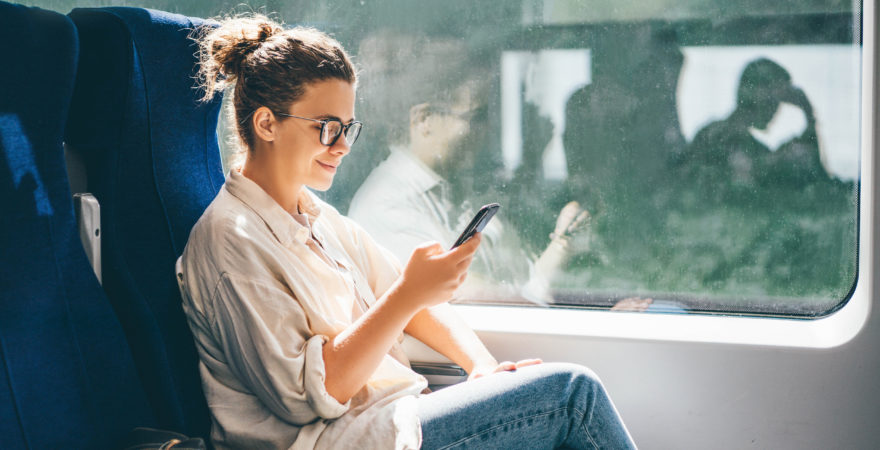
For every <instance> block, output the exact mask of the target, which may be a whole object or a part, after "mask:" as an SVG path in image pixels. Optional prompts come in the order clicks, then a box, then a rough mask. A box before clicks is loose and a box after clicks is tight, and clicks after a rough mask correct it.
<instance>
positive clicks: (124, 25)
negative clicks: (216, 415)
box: [67, 7, 224, 437]
mask: <svg viewBox="0 0 880 450" xmlns="http://www.w3.org/2000/svg"><path fill="white" fill-rule="evenodd" d="M69 16H70V18H71V19H72V20H73V22H74V23H75V24H76V27H77V30H78V33H79V39H80V49H81V50H80V67H79V73H78V76H77V85H76V88H75V90H74V98H73V104H72V106H71V114H70V125H69V126H68V133H67V141H68V143H69V144H70V145H72V146H74V147H75V148H76V149H77V150H78V151H80V152H82V154H83V158H84V161H85V165H86V172H87V174H88V188H89V191H90V192H92V193H93V194H94V195H95V197H96V198H97V199H98V201H99V202H100V204H101V225H102V229H103V236H102V245H103V248H102V261H103V264H104V269H103V270H104V271H103V280H104V289H105V291H106V292H107V294H108V296H109V297H110V301H111V303H112V304H113V306H114V308H115V310H116V311H117V314H118V315H119V317H120V320H121V322H122V325H123V327H124V329H125V332H126V334H127V336H128V339H129V342H130V344H131V349H132V353H133V355H134V357H135V364H136V366H137V369H138V372H139V373H140V376H141V378H142V380H143V383H144V386H145V388H146V390H147V393H148V395H149V398H150V401H151V403H152V407H153V410H154V412H155V415H156V417H157V419H158V420H159V426H160V427H161V428H165V429H169V430H174V431H177V432H181V433H185V434H187V435H190V436H199V437H207V436H208V435H209V431H210V416H209V413H208V409H207V406H206V404H205V398H204V395H203V392H202V387H201V381H200V378H199V373H198V355H197V352H196V349H195V344H194V342H193V338H192V334H191V333H190V330H189V327H188V325H187V322H186V317H185V315H184V313H183V309H182V305H181V299H180V293H179V291H178V288H177V283H176V280H175V273H174V264H175V261H176V259H177V257H178V256H179V255H180V254H181V253H182V252H183V248H184V245H185V244H186V240H187V238H188V236H189V232H190V230H191V229H192V227H193V225H195V222H196V221H197V220H198V218H199V217H200V216H201V214H202V212H204V210H205V208H206V207H207V206H208V204H209V203H210V202H211V201H212V200H213V199H214V197H215V196H216V194H217V192H218V191H219V189H220V187H221V186H222V185H223V182H224V177H223V174H222V172H221V166H220V151H219V147H218V144H217V137H216V126H217V117H218V112H219V107H220V100H219V99H215V100H214V101H213V102H211V103H202V102H200V101H199V100H198V99H199V98H200V97H201V92H200V91H198V90H197V89H196V88H195V87H194V86H195V84H196V83H195V80H194V76H195V73H196V56H195V53H196V51H197V47H196V44H195V42H194V41H193V40H192V39H190V38H189V35H190V33H191V32H192V30H193V29H195V28H196V27H199V26H201V25H203V24H204V23H205V22H204V21H203V20H201V19H195V18H187V17H184V16H180V15H176V14H170V13H165V12H161V11H154V10H148V9H141V8H127V7H110V8H81V9H74V10H73V11H72V12H71V13H70V14H69Z"/></svg>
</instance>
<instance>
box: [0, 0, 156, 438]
mask: <svg viewBox="0 0 880 450" xmlns="http://www.w3.org/2000/svg"><path fill="white" fill-rule="evenodd" d="M0 54H2V57H3V60H4V64H3V65H2V67H0V199H3V202H2V208H3V212H2V214H0V448H3V449H19V448H35V449H44V448H45V449H48V448H97V449H101V448H118V446H119V445H120V443H121V442H122V441H123V439H124V437H125V435H126V434H127V433H128V432H129V431H130V430H131V429H132V428H134V427H136V426H150V425H151V424H153V423H154V422H153V419H152V417H151V416H152V413H151V410H150V408H149V405H148V403H147V399H146V396H145V393H144V390H143V388H142V386H141V383H140V380H139V378H138V376H137V373H136V371H135V367H134V363H133V359H132V355H131V353H130V350H129V346H128V344H127V342H126V338H125V335H124V334H123V330H122V327H121V325H120V323H119V321H118V320H117V317H116V315H115V314H114V311H113V309H112V307H111V305H110V303H109V302H108V299H107V297H106V296H105V295H104V292H103V291H102V290H101V286H100V285H99V284H98V281H97V279H96V278H95V275H94V273H93V272H92V270H91V266H90V265H89V262H88V260H87V258H86V255H85V252H84V250H83V247H82V244H81V241H80V238H79V233H78V231H77V226H76V222H75V219H74V211H73V201H72V198H71V192H70V187H69V182H68V178H67V172H66V167H65V162H64V150H63V147H62V137H63V134H64V128H65V122H66V119H67V113H68V108H69V105H70V101H71V95H72V92H73V87H74V77H75V71H76V65H77V56H78V41H77V35H76V32H75V29H74V26H73V23H72V22H71V21H70V20H69V19H68V18H67V17H66V16H64V15H61V14H58V13H55V12H51V11H46V10H41V9H38V8H28V7H24V6H20V5H13V4H9V3H5V2H0Z"/></svg>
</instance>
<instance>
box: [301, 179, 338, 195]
mask: <svg viewBox="0 0 880 450" xmlns="http://www.w3.org/2000/svg"><path fill="white" fill-rule="evenodd" d="M306 186H308V187H309V189H311V190H313V191H318V192H325V191H327V190H328V189H330V187H332V186H333V179H332V178H331V179H330V180H328V181H319V182H315V183H308V184H306Z"/></svg>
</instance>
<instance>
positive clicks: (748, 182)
mask: <svg viewBox="0 0 880 450" xmlns="http://www.w3.org/2000/svg"><path fill="white" fill-rule="evenodd" d="M782 102H786V103H790V104H792V105H794V106H796V107H798V108H800V109H801V110H802V111H803V112H804V115H805V116H806V120H807V127H806V129H805V130H804V132H803V133H802V134H801V135H800V136H798V137H795V138H794V139H792V140H791V141H789V142H787V143H785V144H783V145H782V146H781V147H780V148H779V149H778V150H777V151H776V152H771V151H770V149H768V148H767V147H766V146H765V145H764V144H762V143H761V142H759V141H758V140H757V139H755V137H754V136H753V135H752V131H753V130H764V129H766V128H767V127H768V125H769V124H770V123H771V121H772V119H773V117H774V115H775V114H776V111H777V110H778V109H779V105H780V103H782ZM683 163H684V164H685V166H686V167H688V169H689V172H690V174H691V175H694V176H696V177H697V180H695V181H696V182H698V183H699V184H698V186H700V187H701V189H702V188H709V187H712V188H715V189H718V188H721V187H722V186H724V185H723V183H719V181H723V180H727V182H728V186H727V187H729V188H731V189H732V190H740V191H749V190H751V189H753V188H755V187H757V186H759V185H761V184H764V183H771V184H777V183H780V182H785V181H790V182H797V183H799V184H802V183H806V182H810V181H812V180H814V179H816V177H819V176H820V175H822V176H825V175H824V171H823V169H822V163H821V160H820V158H819V149H818V144H817V139H816V120H815V118H814V116H813V108H812V106H811V105H810V102H809V100H808V99H807V96H806V95H805V94H804V92H803V91H802V90H800V89H799V88H797V87H795V86H793V85H792V84H791V76H790V75H789V74H788V72H787V71H786V70H785V69H784V68H782V67H781V66H779V65H778V64H776V63H774V62H773V61H770V60H769V59H764V58H762V59H758V60H755V61H752V62H751V63H749V64H748V65H747V66H746V68H745V69H744V70H743V73H742V75H741V76H740V82H739V88H738V90H737V106H736V109H735V110H734V111H733V112H732V113H731V114H730V116H728V117H727V118H726V119H724V120H721V121H717V122H714V123H711V124H709V125H707V126H706V127H705V128H703V129H702V130H700V132H699V133H697V135H696V137H695V138H694V140H693V142H692V143H691V145H690V148H689V149H688V152H687V155H686V160H685V161H683ZM826 178H827V176H826ZM716 194H718V195H721V196H723V195H724V194H725V192H716Z"/></svg>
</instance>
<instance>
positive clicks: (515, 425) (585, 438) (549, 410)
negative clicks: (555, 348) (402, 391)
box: [418, 363, 636, 450]
mask: <svg viewBox="0 0 880 450" xmlns="http://www.w3.org/2000/svg"><path fill="white" fill-rule="evenodd" d="M418 405H419V406H418V407H419V420H420V421H421V424H422V441H423V443H422V448H423V449H426V450H433V449H452V448H455V449H459V448H461V449H464V448H475V449H492V448H499V449H520V448H521V449H544V448H548V449H549V448H586V449H634V448H636V446H635V444H634V443H633V441H632V438H630V436H629V433H628V432H627V431H626V427H625V426H624V425H623V422H622V421H621V420H620V416H619V415H618V414H617V410H616V409H615V408H614V405H613V404H612V403H611V400H610V399H609V398H608V394H607V393H606V392H605V388H604V387H603V386H602V383H601V382H600V381H599V380H598V379H597V378H596V376H595V375H594V374H593V373H592V372H591V371H590V370H589V369H587V368H585V367H583V366H579V365H575V364H565V363H545V364H539V365H536V366H528V367H524V368H522V369H519V370H516V371H513V372H502V373H497V374H493V375H490V376H486V377H483V378H478V379H476V380H473V381H468V382H464V383H459V384H457V385H454V386H450V387H448V388H446V389H442V390H439V391H436V392H432V393H430V394H427V395H422V396H421V397H419V399H418Z"/></svg>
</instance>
